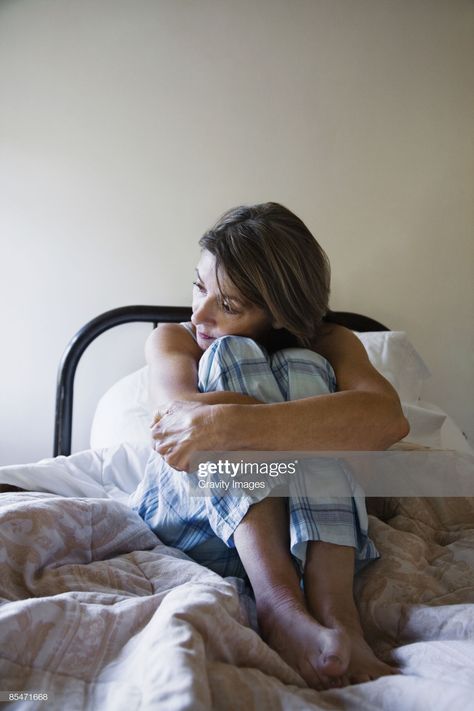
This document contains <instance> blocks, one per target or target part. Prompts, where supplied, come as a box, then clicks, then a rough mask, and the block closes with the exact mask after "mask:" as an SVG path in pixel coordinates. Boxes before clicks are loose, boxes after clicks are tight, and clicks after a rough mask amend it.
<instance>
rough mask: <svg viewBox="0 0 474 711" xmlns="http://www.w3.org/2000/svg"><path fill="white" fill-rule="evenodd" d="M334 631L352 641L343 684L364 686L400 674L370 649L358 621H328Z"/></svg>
mask: <svg viewBox="0 0 474 711" xmlns="http://www.w3.org/2000/svg"><path fill="white" fill-rule="evenodd" d="M327 622H329V623H330V624H331V626H332V628H333V629H338V630H340V631H341V632H344V633H345V634H347V636H348V637H349V640H350V661H349V666H348V668H347V671H346V673H345V674H344V677H343V684H344V685H346V684H362V683H364V682H366V681H374V680H375V679H378V678H379V677H381V676H388V675H390V674H399V673H400V670H399V669H396V668H395V667H391V666H390V665H389V664H386V663H385V662H382V661H381V660H380V659H379V658H378V657H377V656H376V655H375V654H374V652H373V651H372V649H371V648H370V647H369V645H368V644H367V642H366V641H365V639H364V635H363V632H362V628H361V626H360V624H359V623H358V622H356V621H353V620H350V621H349V622H346V623H345V624H344V622H339V621H337V620H333V619H331V620H327Z"/></svg>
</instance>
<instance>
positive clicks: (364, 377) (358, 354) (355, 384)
mask: <svg viewBox="0 0 474 711" xmlns="http://www.w3.org/2000/svg"><path fill="white" fill-rule="evenodd" d="M313 347H314V350H315V351H317V352H318V353H320V354H321V355H322V356H324V358H326V359H327V360H328V361H329V362H330V363H331V365H332V367H333V369H334V372H335V374H336V381H337V386H338V387H337V389H338V390H370V391H376V392H382V393H385V394H387V395H390V396H392V397H395V398H397V399H398V395H397V394H396V392H395V390H394V389H393V388H392V386H391V384H390V383H389V382H388V380H386V379H385V378H384V377H383V376H382V375H380V373H379V372H378V371H377V370H376V369H375V368H374V367H373V365H372V364H371V362H370V360H369V358H368V356H367V352H366V350H365V348H364V346H363V345H362V343H361V342H360V340H359V339H358V338H357V336H356V335H354V333H353V332H352V331H350V330H349V329H348V328H345V327H344V326H338V325H336V324H330V323H328V324H323V326H322V328H321V331H320V333H319V335H318V337H317V338H316V340H315V341H314V344H313Z"/></svg>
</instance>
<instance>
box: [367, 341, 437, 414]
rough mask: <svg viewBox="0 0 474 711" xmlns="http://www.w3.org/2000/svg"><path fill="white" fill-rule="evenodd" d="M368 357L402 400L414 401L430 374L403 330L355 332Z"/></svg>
mask: <svg viewBox="0 0 474 711" xmlns="http://www.w3.org/2000/svg"><path fill="white" fill-rule="evenodd" d="M355 335H356V336H357V337H358V338H359V339H360V340H361V341H362V343H363V345H364V348H365V350H366V351H367V354H368V356H369V360H370V362H371V363H372V365H373V366H374V368H376V369H377V370H378V371H379V373H381V374H382V375H383V376H384V378H387V380H388V381H389V382H390V383H391V384H392V385H393V387H394V388H395V390H396V391H397V393H398V396H399V398H400V400H402V401H403V402H416V401H417V400H419V398H420V395H421V388H422V386H423V382H424V381H425V380H426V379H427V378H429V377H430V375H431V373H430V371H429V370H428V366H427V365H426V363H425V362H424V360H423V358H422V357H421V356H420V354H419V353H418V351H417V350H416V349H415V347H414V345H413V344H412V343H410V341H409V340H408V338H407V335H406V333H405V332H404V331H370V332H366V333H358V332H355Z"/></svg>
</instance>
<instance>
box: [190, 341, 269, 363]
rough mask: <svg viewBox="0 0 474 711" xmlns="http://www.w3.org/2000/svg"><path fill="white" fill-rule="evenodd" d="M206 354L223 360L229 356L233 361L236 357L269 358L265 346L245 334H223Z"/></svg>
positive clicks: (239, 358)
mask: <svg viewBox="0 0 474 711" xmlns="http://www.w3.org/2000/svg"><path fill="white" fill-rule="evenodd" d="M204 356H207V357H208V358H211V357H212V358H216V359H218V360H220V361H223V362H224V361H226V360H227V359H228V358H229V357H230V358H231V359H232V361H233V362H234V361H235V359H238V360H241V359H244V358H263V359H265V360H266V358H267V354H266V352H265V350H264V348H263V347H262V346H260V345H259V344H258V343H257V342H256V341H254V340H253V339H252V338H247V337H245V336H221V337H220V338H216V340H215V341H214V343H213V344H212V345H211V346H209V348H208V349H207V350H206V352H205V353H204ZM204 356H203V357H204Z"/></svg>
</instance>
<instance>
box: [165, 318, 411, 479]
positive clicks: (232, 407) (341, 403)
mask: <svg viewBox="0 0 474 711" xmlns="http://www.w3.org/2000/svg"><path fill="white" fill-rule="evenodd" d="M314 350H315V351H318V352H319V353H321V355H323V356H324V357H325V358H327V359H328V360H329V362H330V363H331V365H332V366H333V368H334V371H335V374H336V379H337V382H338V391H337V392H336V393H332V394H329V395H318V396H314V397H309V398H305V399H303V400H293V401H289V402H283V403H275V404H270V405H267V404H259V406H258V407H255V406H254V405H253V404H216V405H211V406H209V404H206V403H205V402H204V401H201V403H199V402H198V401H195V402H187V401H186V399H185V400H184V401H183V400H181V401H178V402H176V401H175V402H174V403H173V405H172V407H171V410H170V411H169V412H168V413H166V414H164V416H163V417H162V418H161V420H160V422H159V424H158V425H156V430H155V432H154V437H155V439H156V440H157V443H158V446H157V449H158V451H160V452H161V453H168V454H167V455H166V459H167V461H168V463H169V464H170V465H171V466H173V467H175V468H177V469H186V468H187V464H188V462H189V456H190V454H191V453H192V452H193V451H199V450H211V449H215V450H229V451H232V450H234V451H238V450H239V449H249V450H266V451H272V450H273V451H277V450H280V451H281V450H283V451H284V450H297V449H301V450H309V451H311V450H314V451H316V450H319V451H324V450H381V449H386V448H387V447H389V446H391V445H392V444H394V443H395V442H398V441H399V440H400V439H402V438H403V437H405V436H406V435H407V434H408V431H409V427H408V422H407V420H406V419H405V417H404V415H403V412H402V409H401V405H400V400H399V398H398V395H397V393H396V392H395V390H394V389H393V388H392V386H391V385H390V383H388V382H387V381H386V380H385V378H383V377H382V376H381V375H380V374H379V373H378V372H377V371H376V370H375V368H373V366H372V365H371V363H370V361H369V359H368V357H367V354H366V351H365V349H364V347H363V346H362V344H361V343H360V341H359V339H358V338H357V337H356V336H354V334H353V333H352V332H351V331H349V330H348V329H345V328H343V327H342V326H332V325H327V326H324V327H323V330H322V333H321V336H320V338H319V339H318V340H317V341H316V342H315V344H314ZM210 394H213V393H210ZM227 395H231V393H227Z"/></svg>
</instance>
